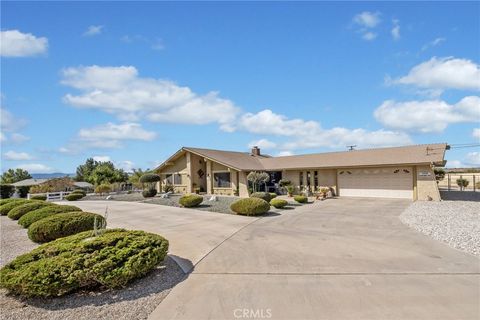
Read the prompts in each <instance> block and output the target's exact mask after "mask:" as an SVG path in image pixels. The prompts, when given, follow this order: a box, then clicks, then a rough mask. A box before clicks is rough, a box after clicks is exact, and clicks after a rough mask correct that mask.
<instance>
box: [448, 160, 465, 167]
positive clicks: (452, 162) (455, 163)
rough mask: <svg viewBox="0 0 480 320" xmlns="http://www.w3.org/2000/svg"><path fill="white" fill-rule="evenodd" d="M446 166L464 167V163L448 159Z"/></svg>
mask: <svg viewBox="0 0 480 320" xmlns="http://www.w3.org/2000/svg"><path fill="white" fill-rule="evenodd" d="M445 166H446V167H447V168H465V167H466V165H465V164H464V163H462V162H461V161H460V160H448V161H447V164H446V165H445Z"/></svg>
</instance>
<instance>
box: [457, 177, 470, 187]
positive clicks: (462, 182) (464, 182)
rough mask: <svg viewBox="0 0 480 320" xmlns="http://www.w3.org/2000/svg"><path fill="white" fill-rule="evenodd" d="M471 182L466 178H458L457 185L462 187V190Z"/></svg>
mask: <svg viewBox="0 0 480 320" xmlns="http://www.w3.org/2000/svg"><path fill="white" fill-rule="evenodd" d="M469 183H470V181H468V180H467V179H465V178H460V179H457V185H458V186H459V187H460V190H464V189H465V188H466V187H468V185H469Z"/></svg>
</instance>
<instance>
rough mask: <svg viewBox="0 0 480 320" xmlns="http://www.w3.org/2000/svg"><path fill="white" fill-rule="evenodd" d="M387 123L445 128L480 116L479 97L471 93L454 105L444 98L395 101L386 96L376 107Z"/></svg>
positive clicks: (434, 129) (407, 128)
mask: <svg viewBox="0 0 480 320" xmlns="http://www.w3.org/2000/svg"><path fill="white" fill-rule="evenodd" d="M374 116H375V118H376V119H377V120H378V121H379V122H380V123H382V124H383V125H384V126H385V127H387V128H391V129H395V130H405V131H412V132H421V133H429V132H437V133H438V132H442V131H443V130H445V128H446V127H447V126H448V125H449V124H452V123H460V122H476V121H478V119H480V97H477V96H468V97H465V98H463V99H462V100H460V101H459V102H458V103H456V104H454V105H450V104H448V103H446V102H445V101H441V100H427V101H407V102H396V101H394V100H387V101H384V102H383V103H382V105H381V106H380V107H378V108H377V109H376V110H375V111H374Z"/></svg>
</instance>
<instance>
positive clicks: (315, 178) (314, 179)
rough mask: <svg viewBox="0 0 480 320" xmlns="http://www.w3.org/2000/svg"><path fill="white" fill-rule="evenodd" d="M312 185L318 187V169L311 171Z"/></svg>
mask: <svg viewBox="0 0 480 320" xmlns="http://www.w3.org/2000/svg"><path fill="white" fill-rule="evenodd" d="M313 186H314V187H315V189H316V188H317V187H318V171H313Z"/></svg>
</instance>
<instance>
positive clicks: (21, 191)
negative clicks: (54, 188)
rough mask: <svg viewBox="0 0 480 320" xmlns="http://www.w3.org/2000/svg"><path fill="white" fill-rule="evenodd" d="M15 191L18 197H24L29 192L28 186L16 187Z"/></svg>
mask: <svg viewBox="0 0 480 320" xmlns="http://www.w3.org/2000/svg"><path fill="white" fill-rule="evenodd" d="M17 192H18V195H19V196H20V198H26V197H27V195H28V193H29V192H30V186H23V187H17Z"/></svg>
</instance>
